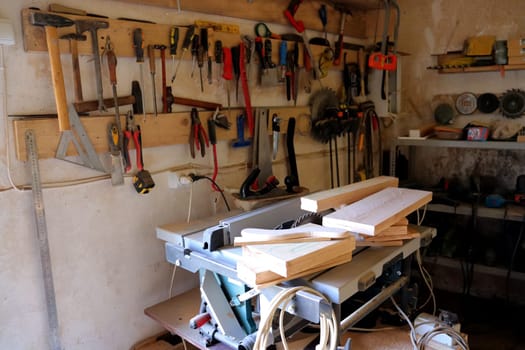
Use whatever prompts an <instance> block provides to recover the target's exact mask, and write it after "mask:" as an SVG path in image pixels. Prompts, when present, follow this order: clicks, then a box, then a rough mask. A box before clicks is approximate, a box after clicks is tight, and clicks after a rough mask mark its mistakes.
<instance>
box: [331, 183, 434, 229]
mask: <svg viewBox="0 0 525 350" xmlns="http://www.w3.org/2000/svg"><path fill="white" fill-rule="evenodd" d="M431 200H432V192H428V191H420V190H413V189H408V188H385V189H384V190H381V191H379V192H377V193H375V194H373V195H370V196H368V197H366V198H364V199H362V200H360V201H358V202H355V203H353V204H350V205H348V206H345V207H343V208H342V209H339V210H336V211H335V212H333V213H330V214H328V215H325V216H324V217H323V226H328V227H340V228H345V229H347V230H349V231H352V232H355V233H360V234H365V235H371V236H373V235H376V234H378V233H380V232H381V231H383V230H385V229H386V228H388V227H390V226H392V225H393V224H394V223H396V222H398V221H399V220H401V219H402V218H403V217H405V216H407V215H408V214H410V213H412V212H413V211H414V210H416V209H418V208H420V207H422V206H423V205H425V204H427V203H428V202H430V201H431Z"/></svg>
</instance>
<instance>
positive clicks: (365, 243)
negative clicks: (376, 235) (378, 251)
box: [355, 240, 403, 247]
mask: <svg viewBox="0 0 525 350" xmlns="http://www.w3.org/2000/svg"><path fill="white" fill-rule="evenodd" d="M355 245H356V247H400V246H402V245H403V241H402V240H398V241H386V242H369V241H357V242H356V243H355Z"/></svg>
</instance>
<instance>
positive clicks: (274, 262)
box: [243, 237, 355, 277]
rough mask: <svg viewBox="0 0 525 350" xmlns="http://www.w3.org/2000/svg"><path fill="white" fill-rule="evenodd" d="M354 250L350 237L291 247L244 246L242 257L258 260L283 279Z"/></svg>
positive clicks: (275, 245)
mask: <svg viewBox="0 0 525 350" xmlns="http://www.w3.org/2000/svg"><path fill="white" fill-rule="evenodd" d="M354 249H355V238H354V237H350V238H346V239H341V240H335V241H324V242H304V243H297V244H294V245H293V246H292V247H291V246H290V245H289V244H263V245H253V246H245V247H243V256H250V257H255V258H257V259H260V261H261V262H263V261H264V265H266V267H267V268H268V269H269V270H271V271H273V272H275V273H277V274H279V275H281V276H283V277H290V276H293V275H297V274H298V273H301V272H304V271H307V270H309V269H311V268H312V267H315V266H318V265H320V264H322V263H323V262H326V261H328V260H329V259H330V258H331V257H334V256H340V255H342V254H344V253H346V252H352V251H353V250H354Z"/></svg>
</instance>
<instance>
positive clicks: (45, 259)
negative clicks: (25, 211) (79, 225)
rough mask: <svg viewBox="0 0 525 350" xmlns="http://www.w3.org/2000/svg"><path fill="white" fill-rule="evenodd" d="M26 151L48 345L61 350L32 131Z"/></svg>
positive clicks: (28, 137)
mask: <svg viewBox="0 0 525 350" xmlns="http://www.w3.org/2000/svg"><path fill="white" fill-rule="evenodd" d="M25 141H26V151H27V154H28V159H29V164H30V166H31V185H32V192H33V204H34V209H35V219H36V230H37V238H38V243H39V250H40V260H41V264H42V275H43V278H44V292H45V294H46V307H47V319H48V323H49V345H50V348H51V350H62V346H61V345H60V336H59V329H58V313H57V305H56V297H55V286H54V285H53V273H52V271H51V254H50V252H49V242H48V239H47V224H46V215H45V211H44V198H43V196H42V185H41V183H40V169H39V167H38V151H37V146H36V137H35V134H34V132H33V130H27V131H26V133H25Z"/></svg>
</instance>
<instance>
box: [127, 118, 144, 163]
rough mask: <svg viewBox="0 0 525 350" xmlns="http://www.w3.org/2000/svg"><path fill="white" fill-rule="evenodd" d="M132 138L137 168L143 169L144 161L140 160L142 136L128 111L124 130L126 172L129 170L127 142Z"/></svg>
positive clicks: (129, 159) (129, 161) (129, 160)
mask: <svg viewBox="0 0 525 350" xmlns="http://www.w3.org/2000/svg"><path fill="white" fill-rule="evenodd" d="M130 139H133V142H134V144H135V151H136V155H137V170H138V171H141V170H142V169H144V162H143V161H142V136H141V134H140V126H138V125H136V124H135V119H134V117H133V113H132V112H131V111H128V115H127V116H126V129H125V130H124V163H125V164H124V170H125V171H126V173H127V172H128V171H130V170H131V158H130V157H129V143H130Z"/></svg>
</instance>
